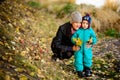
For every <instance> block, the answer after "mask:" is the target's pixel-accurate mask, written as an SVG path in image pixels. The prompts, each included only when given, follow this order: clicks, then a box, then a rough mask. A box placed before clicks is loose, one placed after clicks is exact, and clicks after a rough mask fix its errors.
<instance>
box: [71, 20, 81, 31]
mask: <svg viewBox="0 0 120 80" xmlns="http://www.w3.org/2000/svg"><path fill="white" fill-rule="evenodd" d="M80 26H81V23H76V22H73V23H72V27H73V29H74V30H78V29H79V28H80Z"/></svg>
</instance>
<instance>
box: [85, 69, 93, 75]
mask: <svg viewBox="0 0 120 80" xmlns="http://www.w3.org/2000/svg"><path fill="white" fill-rule="evenodd" d="M85 76H86V77H90V76H92V71H91V69H90V68H88V67H85Z"/></svg>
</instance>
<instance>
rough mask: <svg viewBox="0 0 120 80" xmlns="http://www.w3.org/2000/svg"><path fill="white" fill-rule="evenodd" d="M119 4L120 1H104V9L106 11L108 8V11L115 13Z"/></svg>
mask: <svg viewBox="0 0 120 80" xmlns="http://www.w3.org/2000/svg"><path fill="white" fill-rule="evenodd" d="M119 2H120V0H106V2H105V5H104V8H106V9H107V8H110V9H112V10H114V11H116V10H117V8H118V6H119V5H120V4H119Z"/></svg>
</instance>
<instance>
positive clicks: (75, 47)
mask: <svg viewBox="0 0 120 80" xmlns="http://www.w3.org/2000/svg"><path fill="white" fill-rule="evenodd" d="M72 49H73V51H78V50H79V49H80V47H79V46H76V45H74V46H73V47H72Z"/></svg>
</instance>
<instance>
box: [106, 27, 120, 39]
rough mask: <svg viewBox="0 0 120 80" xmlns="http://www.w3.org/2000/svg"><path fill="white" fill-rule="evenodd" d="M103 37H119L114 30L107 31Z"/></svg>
mask: <svg viewBox="0 0 120 80" xmlns="http://www.w3.org/2000/svg"><path fill="white" fill-rule="evenodd" d="M105 35H107V36H110V37H120V33H118V32H117V31H116V30H115V29H114V28H113V29H108V30H107V31H106V32H105Z"/></svg>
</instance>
